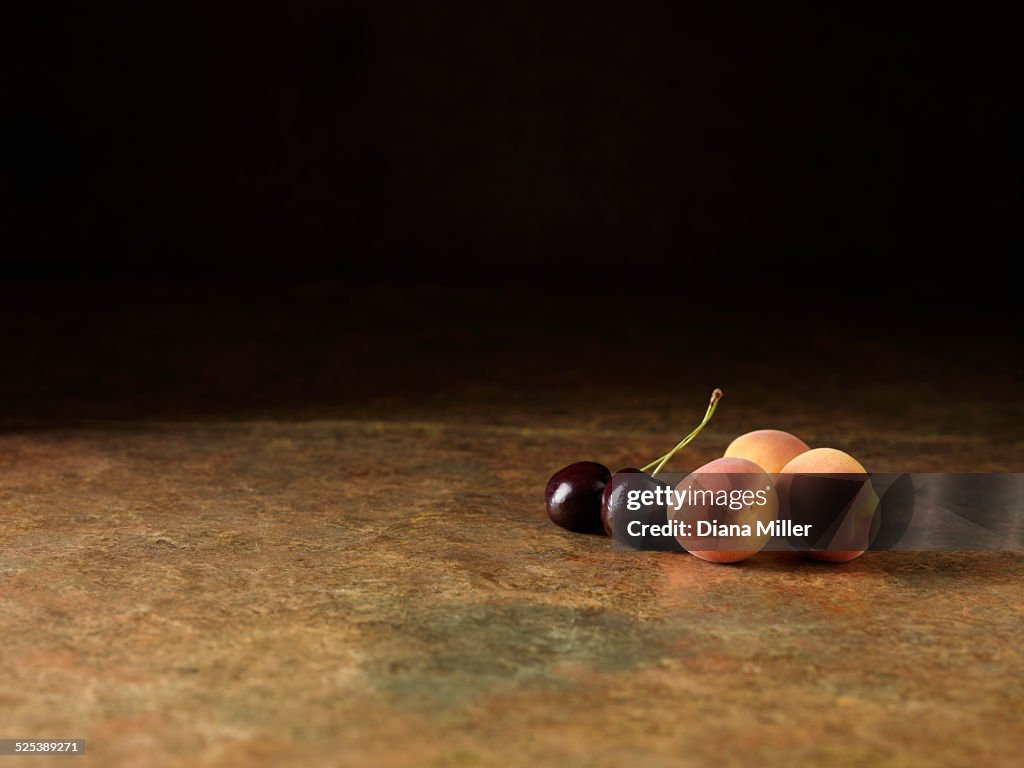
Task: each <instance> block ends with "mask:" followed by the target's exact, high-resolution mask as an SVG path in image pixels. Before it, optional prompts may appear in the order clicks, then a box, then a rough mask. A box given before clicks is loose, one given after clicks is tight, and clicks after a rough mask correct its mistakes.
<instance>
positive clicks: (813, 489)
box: [777, 448, 879, 563]
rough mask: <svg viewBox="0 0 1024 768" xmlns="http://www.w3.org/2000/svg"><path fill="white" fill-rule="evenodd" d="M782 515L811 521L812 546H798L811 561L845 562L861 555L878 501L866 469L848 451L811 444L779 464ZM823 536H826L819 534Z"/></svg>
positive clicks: (875, 524) (875, 519)
mask: <svg viewBox="0 0 1024 768" xmlns="http://www.w3.org/2000/svg"><path fill="white" fill-rule="evenodd" d="M777 490H778V494H779V504H780V509H781V513H782V517H783V519H790V520H793V522H794V523H798V524H801V523H802V524H808V523H810V524H811V525H812V529H813V532H812V534H811V536H810V537H809V540H810V541H813V542H816V543H817V542H823V546H819V547H816V548H801V547H799V544H797V546H798V548H799V549H800V550H801V552H803V554H805V555H807V556H808V557H812V558H814V559H815V560H824V561H826V562H831V563H845V562H847V561H849V560H853V559H854V558H856V557H860V556H861V555H862V554H864V552H865V550H867V548H868V546H869V545H870V544H871V539H872V537H873V535H874V533H875V532H876V531H877V528H878V523H879V517H878V514H879V499H878V495H877V494H876V493H875V491H874V488H872V486H871V479H870V478H869V477H868V473H867V470H866V469H864V467H863V466H862V465H861V463H860V462H859V461H857V460H856V459H855V458H853V457H852V456H850V455H849V454H848V453H843V451H839V450H836V449H835V448H814V449H813V450H809V451H806V452H805V453H801V454H800V455H799V456H796V457H795V458H794V459H793V460H792V461H790V462H789V463H788V464H786V466H785V467H783V468H782V472H781V473H780V474H779V478H778V487H777ZM820 537H824V539H822V538H820Z"/></svg>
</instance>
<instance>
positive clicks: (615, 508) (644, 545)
mask: <svg viewBox="0 0 1024 768" xmlns="http://www.w3.org/2000/svg"><path fill="white" fill-rule="evenodd" d="M659 487H661V488H664V489H666V490H669V489H671V488H672V484H671V483H666V482H665V481H664V480H661V479H659V478H656V477H652V476H651V475H648V474H647V473H646V472H642V471H640V470H639V469H636V468H634V467H627V468H626V469H620V470H619V471H618V472H616V473H615V475H614V476H613V477H612V479H611V480H610V481H609V482H608V484H607V485H606V486H605V488H604V493H603V494H602V497H601V523H602V524H603V525H604V531H605V533H607V534H608V535H609V536H611V537H612V539H613V540H614V541H615V542H616V543H617V544H624V545H626V546H628V547H632V548H634V549H654V550H659V551H663V552H664V551H667V552H681V551H682V549H683V548H682V546H680V544H679V542H678V541H677V540H676V537H675V536H650V535H648V536H632V535H630V533H629V523H630V522H631V521H633V520H636V521H638V522H639V523H640V524H641V525H665V523H667V522H668V510H667V508H666V506H665V504H658V503H652V504H641V507H640V509H638V510H630V509H629V508H628V506H627V504H628V501H629V492H630V491H639V492H640V493H643V492H644V491H653V490H655V489H657V488H659Z"/></svg>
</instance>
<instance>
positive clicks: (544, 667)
mask: <svg viewBox="0 0 1024 768" xmlns="http://www.w3.org/2000/svg"><path fill="white" fill-rule="evenodd" d="M624 287H626V288H629V289H630V290H629V291H626V292H625V293H624V294H623V295H621V296H617V297H616V301H615V302H614V303H609V302H608V300H607V297H606V296H604V295H601V294H597V293H595V294H594V295H589V294H588V295H580V296H576V297H572V296H569V297H567V296H566V295H565V291H563V290H562V288H561V287H560V286H557V285H553V286H552V289H551V291H550V292H549V293H547V294H544V293H524V291H523V290H520V289H515V288H514V286H501V290H500V291H489V292H488V291H479V290H466V289H451V290H449V289H442V288H437V287H434V288H410V287H405V288H401V287H396V286H359V285H352V286H340V287H335V288H325V287H313V288H309V289H301V290H300V289H297V288H294V287H282V288H280V289H278V288H276V287H275V288H274V289H273V290H269V291H263V292H258V291H255V290H254V289H248V288H247V289H245V290H241V289H240V290H239V291H237V292H235V293H234V294H230V295H229V294H226V293H225V292H223V291H221V290H198V289H194V288H191V287H189V286H183V285H175V284H168V285H167V286H166V288H163V289H161V290H160V291H157V292H156V293H153V292H152V291H150V292H149V293H146V292H145V291H143V290H142V289H141V288H138V287H131V286H129V287H123V288H122V287H117V286H115V287H113V288H111V289H109V290H108V291H106V292H105V293H104V292H103V291H101V290H100V289H99V288H97V287H95V286H85V285H77V284H76V285H71V286H69V287H68V288H67V289H66V290H65V291H64V292H63V293H61V292H57V291H55V290H54V289H53V288H52V287H48V286H44V287H43V289H36V288H33V287H32V286H28V287H27V288H25V287H19V286H16V285H13V284H11V285H7V284H5V285H2V286H0V299H2V301H0V307H2V308H3V309H4V310H5V311H4V312H2V313H0V359H2V360H3V361H4V375H3V376H2V377H0V520H3V523H4V525H3V526H2V527H0V665H2V666H0V669H2V670H3V677H2V678H0V738H3V737H11V738H14V737H19V738H21V737H56V738H67V737H78V738H85V739H86V740H87V742H88V750H89V755H88V756H87V757H85V758H77V759H73V758H60V759H53V760H48V759H47V758H32V759H27V758H26V759H24V760H22V759H19V758H0V764H2V765H6V762H4V761H6V760H9V761H10V762H11V764H12V765H14V764H15V763H17V764H18V765H21V764H22V763H23V762H24V764H26V765H28V764H31V765H33V766H45V765H50V764H52V765H70V764H72V763H73V764H75V765H96V766H104V767H107V766H115V767H116V766H131V767H135V766H182V767H184V766H189V767H192V766H226V767H227V766H230V767H231V768H234V767H235V766H243V767H244V766H250V765H258V766H271V765H273V766H303V767H304V768H305V767H310V766H312V767H313V768H316V767H318V766H335V765H339V766H349V765H352V766H388V767H389V768H390V767H392V766H398V767H399V768H401V767H402V766H417V767H418V766H516V765H523V766H530V767H531V768H534V767H535V766H542V765H552V766H613V765H615V766H620V765H643V766H655V767H656V766H669V765H672V766H677V765H680V766H690V765H693V766H704V765H709V766H712V765H713V766H785V768H790V767H791V766H794V765H807V766H817V765H836V766H871V768H875V767H876V766H914V765H963V766H977V765H986V766H1004V765H1005V766H1010V765H1019V764H1020V755H1021V753H1022V750H1024V731H1022V729H1021V728H1020V713H1021V712H1022V711H1024V685H1022V684H1021V681H1022V679H1024V652H1022V650H1021V642H1020V638H1021V636H1022V633H1024V602H1022V595H1024V557H1022V556H1021V555H1019V554H984V555H966V554H934V553H932V554H893V553H884V554H883V553H871V554H868V555H865V556H864V557H862V558H861V559H859V560H856V561H854V562H852V563H850V564H847V565H843V566H830V565H827V564H821V563H815V562H809V561H804V560H800V559H794V558H790V557H785V556H780V555H768V554H763V555H761V556H758V557H756V558H754V559H753V560H750V561H747V562H745V563H742V564H740V565H737V566H716V565H712V564H709V563H705V562H702V561H699V560H697V559H696V558H693V557H690V556H688V555H685V554H679V555H671V554H661V553H643V554H626V553H621V552H613V551H612V550H611V547H610V545H609V541H608V540H607V539H605V538H601V537H597V536H581V535H573V534H569V533H566V532H564V531H562V530H560V529H558V528H555V527H554V526H552V525H551V524H550V523H549V522H548V521H547V519H546V516H545V514H544V508H543V489H544V484H545V482H546V481H547V478H548V477H549V476H550V475H551V473H552V472H554V471H555V470H556V469H558V468H559V467H561V466H562V465H564V464H566V463H569V462H570V461H575V460H580V459H594V460H598V461H601V462H603V463H606V464H607V465H608V466H610V467H611V468H612V469H613V470H614V469H617V468H619V467H623V466H628V465H636V464H638V463H642V462H646V461H647V460H649V459H651V458H654V457H655V456H658V455H660V454H661V453H662V452H663V451H664V450H665V449H666V448H667V447H669V446H671V445H672V444H673V443H674V442H675V441H676V440H677V439H678V438H679V437H680V436H681V435H683V434H685V433H686V432H688V431H689V430H690V428H691V427H692V426H693V425H694V424H695V423H696V422H697V421H698V420H699V418H700V415H701V414H702V413H703V411H704V406H705V403H706V398H707V396H708V394H709V392H710V390H711V388H712V387H714V386H721V387H722V388H723V389H724V390H725V399H724V400H723V401H722V404H721V407H720V408H719V411H718V413H717V414H716V416H715V419H714V421H713V422H712V424H711V426H710V428H709V429H708V430H706V431H705V433H704V434H703V435H702V436H701V437H700V439H699V440H698V441H697V442H695V443H694V444H693V445H692V446H691V447H690V448H688V449H687V451H686V453H685V454H683V455H681V456H680V457H679V458H678V459H677V460H676V461H675V462H674V463H673V465H672V468H673V469H675V470H680V471H682V470H686V469H692V468H693V467H695V466H698V465H699V464H702V463H704V462H705V461H707V460H709V459H711V458H714V457H716V456H718V455H720V454H721V452H722V451H723V450H724V448H725V446H726V445H727V444H728V443H729V441H730V440H731V439H732V438H733V437H735V436H736V435H738V434H740V433H742V432H745V431H748V430H751V429H757V428H765V427H776V428H782V429H788V430H791V431H794V432H795V433H796V434H798V435H799V436H800V437H802V438H803V439H804V440H806V441H807V442H808V443H810V444H812V445H831V446H834V447H837V448H842V449H845V450H847V451H849V452H851V453H852V454H854V455H855V456H856V457H857V458H858V459H860V460H861V461H862V462H863V464H864V465H865V466H866V467H867V468H868V469H870V470H873V471H943V470H945V471H972V470H974V471H982V470H986V471H1022V470H1024V445H1022V443H1021V427H1022V425H1024V407H1022V404H1024V397H1022V385H1021V379H1020V377H1019V371H1018V370H1017V360H1018V358H1019V354H1018V350H1019V344H1018V343H1017V342H1018V341H1019V339H1018V338H1017V335H1016V334H1015V333H1014V332H1013V330H1012V329H1011V328H1010V327H1009V326H1007V325H999V324H993V323H991V322H988V321H986V319H985V318H980V317H979V318H974V317H973V316H967V315H963V314H962V313H957V314H956V315H949V316H948V317H946V318H945V320H944V324H943V323H941V322H939V321H942V320H943V318H942V317H939V318H935V317H932V318H930V319H927V320H926V319H921V318H918V317H916V316H915V315H914V314H913V312H911V311H909V310H908V311H904V310H902V309H901V308H899V307H896V308H888V309H889V310H890V311H889V313H888V314H883V313H881V312H880V311H879V308H877V307H874V306H872V305H870V303H865V304H864V306H863V307H851V308H849V309H847V308H843V309H842V310H841V311H837V312H836V313H835V314H834V316H832V317H826V315H825V314H823V311H822V310H821V309H820V308H817V309H815V310H814V311H809V312H804V313H800V312H797V311H795V310H794V311H793V312H791V313H790V314H788V315H782V314H780V315H779V316H777V317H773V318H765V317H762V316H761V315H760V314H758V313H759V312H760V311H761V310H762V309H763V307H752V308H750V312H749V313H747V314H743V313H742V312H741V311H740V308H737V307H725V308H724V309H723V308H722V307H718V306H710V307H708V308H706V311H704V312H697V311H696V310H694V309H693V308H692V307H691V306H690V305H689V304H688V303H687V301H689V300H690V298H691V297H692V296H693V292H692V291H690V290H689V287H687V286H685V285H684V286H682V287H681V288H680V289H679V290H680V291H681V293H679V295H676V294H675V293H673V294H672V295H671V296H666V297H664V298H663V299H658V300H657V301H655V300H652V299H650V298H649V297H648V296H646V295H645V294H643V292H640V291H639V289H638V288H637V286H633V285H632V284H629V285H625V286H624ZM634 288H636V289H637V290H633V289H634ZM674 290H675V285H674V284H673V291H674ZM630 291H632V292H633V294H635V296H634V299H633V303H632V304H629V303H628V300H629V298H630V296H631V295H632V294H631V293H630ZM684 294H685V296H684ZM669 298H671V301H669V300H668V299H669ZM683 298H686V299H687V301H683V300H682V299H683ZM865 301H867V300H866V299H865ZM767 305H768V304H767V303H766V306H767ZM954 332H958V333H959V334H960V335H959V336H953V335H950V334H953V333H954ZM68 759H71V760H72V763H67V762H65V761H66V760H68Z"/></svg>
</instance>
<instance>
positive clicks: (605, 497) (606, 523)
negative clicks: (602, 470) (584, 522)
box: [601, 467, 643, 536]
mask: <svg viewBox="0 0 1024 768" xmlns="http://www.w3.org/2000/svg"><path fill="white" fill-rule="evenodd" d="M625 474H643V473H642V471H641V470H639V469H637V468H636V467H626V468H625V469H620V470H619V471H618V472H616V473H615V475H625ZM615 475H612V479H611V482H609V483H608V484H607V485H606V486H605V487H604V493H602V494H601V526H602V527H603V528H604V532H605V535H607V536H611V535H612V519H611V517H610V516H609V509H610V507H609V504H610V502H611V498H612V490H613V489H614V488H615V486H616V485H617V484H618V485H622V483H621V482H620V483H616V482H615Z"/></svg>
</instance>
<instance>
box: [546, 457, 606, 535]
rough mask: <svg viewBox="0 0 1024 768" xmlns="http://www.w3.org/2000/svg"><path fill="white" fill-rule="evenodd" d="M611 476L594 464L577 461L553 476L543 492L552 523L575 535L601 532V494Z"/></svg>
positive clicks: (603, 467) (604, 468)
mask: <svg viewBox="0 0 1024 768" xmlns="http://www.w3.org/2000/svg"><path fill="white" fill-rule="evenodd" d="M611 476H612V473H611V472H609V471H608V467H606V466H604V465H602V464H598V463H597V462H595V461H577V462H576V463H575V464H570V465H569V466H567V467H562V469H560V470H558V471H557V472H555V474H553V475H552V476H551V479H550V480H548V485H547V488H546V490H545V492H544V500H545V502H546V504H547V509H548V517H550V518H551V522H553V523H554V524H555V525H560V526H561V527H562V528H565V529H566V530H568V531H576V532H577V533H598V532H600V531H601V494H602V493H603V492H604V488H605V486H606V485H607V484H608V481H609V480H610V479H611Z"/></svg>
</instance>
